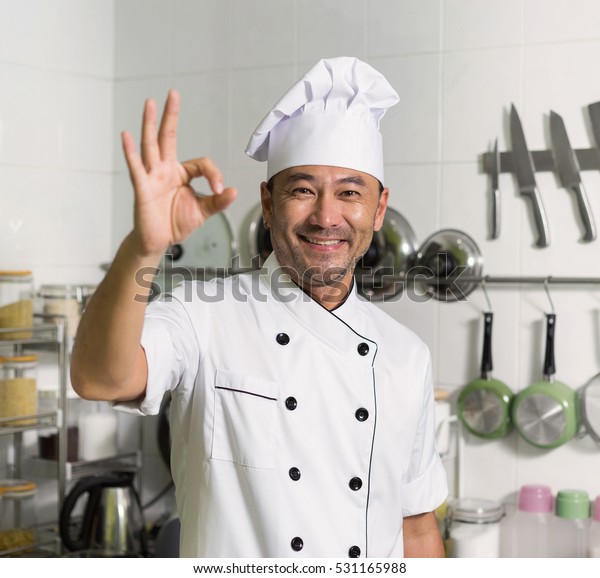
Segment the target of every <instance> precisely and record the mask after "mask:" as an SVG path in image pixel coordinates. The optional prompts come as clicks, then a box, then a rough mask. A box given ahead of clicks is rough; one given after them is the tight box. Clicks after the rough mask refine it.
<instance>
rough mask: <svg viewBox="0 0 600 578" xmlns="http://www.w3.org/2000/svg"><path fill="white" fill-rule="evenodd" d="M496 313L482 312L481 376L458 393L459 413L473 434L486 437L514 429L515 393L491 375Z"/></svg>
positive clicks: (499, 434) (494, 437)
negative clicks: (512, 413)
mask: <svg viewBox="0 0 600 578" xmlns="http://www.w3.org/2000/svg"><path fill="white" fill-rule="evenodd" d="M493 319H494V315H493V313H490V312H486V313H484V314H483V322H484V325H483V329H484V330H483V353H482V359H481V375H480V377H479V379H475V380H474V381H471V382H470V383H469V384H468V385H466V386H465V387H464V388H463V389H462V391H461V392H460V395H459V397H458V417H459V419H460V420H461V421H462V423H463V424H464V426H465V427H466V428H467V429H468V430H469V431H470V432H471V433H472V434H474V435H476V436H479V437H481V438H485V439H496V438H501V437H504V436H505V435H506V434H507V433H508V432H509V431H510V429H511V419H510V409H511V403H512V399H513V393H512V391H511V389H510V387H508V385H506V384H505V383H503V382H502V381H499V380H497V379H493V378H492V369H493V365H492V322H493Z"/></svg>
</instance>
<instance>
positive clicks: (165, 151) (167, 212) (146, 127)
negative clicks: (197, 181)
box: [122, 90, 237, 257]
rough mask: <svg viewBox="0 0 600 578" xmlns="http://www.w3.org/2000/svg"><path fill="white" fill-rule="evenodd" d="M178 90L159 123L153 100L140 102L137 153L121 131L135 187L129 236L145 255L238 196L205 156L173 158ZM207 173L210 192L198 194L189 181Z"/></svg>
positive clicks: (188, 231) (159, 253) (160, 251)
mask: <svg viewBox="0 0 600 578" xmlns="http://www.w3.org/2000/svg"><path fill="white" fill-rule="evenodd" d="M178 117H179V94H178V93H177V92H176V91H173V90H172V91H170V92H169V95H168V97H167V102H166V104H165V109H164V112H163V116H162V119H161V123H160V129H159V128H158V122H157V107H156V102H155V101H153V100H151V99H149V100H147V101H146V104H145V106H144V117H143V124H142V147H141V149H142V150H141V156H140V155H139V154H138V152H137V149H136V145H135V142H134V139H133V137H132V136H131V134H130V133H128V132H123V134H122V144H123V151H124V153H125V160H126V161H127V166H128V167H129V174H130V176H131V181H132V183H133V186H134V189H135V221H134V230H133V233H132V235H133V237H134V239H135V241H136V245H137V247H138V251H139V252H140V254H142V255H144V256H155V257H160V256H162V254H163V253H164V252H165V250H166V249H167V248H168V247H169V246H170V245H172V244H174V243H179V242H181V241H183V240H184V239H185V238H187V237H188V236H189V235H191V234H192V233H193V231H194V230H195V229H196V228H197V227H199V226H200V225H202V223H204V221H206V219H208V218H209V217H210V216H212V215H214V214H216V213H218V212H220V211H223V210H225V209H226V208H227V207H228V206H229V205H230V204H231V202H232V201H233V200H234V199H235V197H236V196H237V191H236V190H235V189H234V188H231V187H228V188H224V186H223V177H222V175H221V172H220V171H219V169H218V168H217V167H216V166H215V164H214V163H213V162H212V161H211V160H210V159H208V158H196V159H192V160H189V161H186V162H183V163H180V162H179V161H178V160H177V156H176V137H177V122H178ZM196 177H205V178H206V180H207V181H208V184H209V186H210V188H211V191H212V192H213V194H212V195H210V196H206V197H199V196H198V195H196V193H195V191H194V190H193V189H192V188H191V186H190V182H191V181H192V179H194V178H196Z"/></svg>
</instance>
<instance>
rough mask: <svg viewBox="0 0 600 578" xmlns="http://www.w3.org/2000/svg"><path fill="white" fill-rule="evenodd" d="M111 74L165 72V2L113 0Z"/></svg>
mask: <svg viewBox="0 0 600 578" xmlns="http://www.w3.org/2000/svg"><path fill="white" fill-rule="evenodd" d="M115 22H116V27H115V59H116V60H115V76H116V77H117V78H130V77H140V76H146V75H157V74H159V75H160V74H163V75H164V74H167V73H168V72H169V4H168V3H167V2H164V1H163V0H119V1H118V2H115Z"/></svg>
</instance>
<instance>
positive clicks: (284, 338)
mask: <svg viewBox="0 0 600 578" xmlns="http://www.w3.org/2000/svg"><path fill="white" fill-rule="evenodd" d="M275 339H276V340H277V343H279V345H287V344H288V343H289V342H290V336H289V335H288V334H287V333H278V334H277V337H276V338H275Z"/></svg>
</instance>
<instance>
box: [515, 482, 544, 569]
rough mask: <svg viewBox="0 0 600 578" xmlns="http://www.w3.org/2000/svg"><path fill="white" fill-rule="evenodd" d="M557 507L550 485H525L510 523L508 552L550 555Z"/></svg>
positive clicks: (517, 556) (520, 556)
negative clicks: (554, 512) (554, 515)
mask: <svg viewBox="0 0 600 578" xmlns="http://www.w3.org/2000/svg"><path fill="white" fill-rule="evenodd" d="M553 510H554V499H553V496H552V491H551V489H550V488H549V487H548V486H545V485H540V484H527V485H525V486H522V487H521V489H520V491H519V502H518V507H517V511H516V512H515V514H514V516H513V518H512V520H511V522H510V532H509V535H508V536H507V538H508V539H507V544H508V548H507V551H506V552H505V553H504V555H506V556H509V557H514V558H547V557H548V556H550V538H549V536H550V525H551V523H552V519H553Z"/></svg>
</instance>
